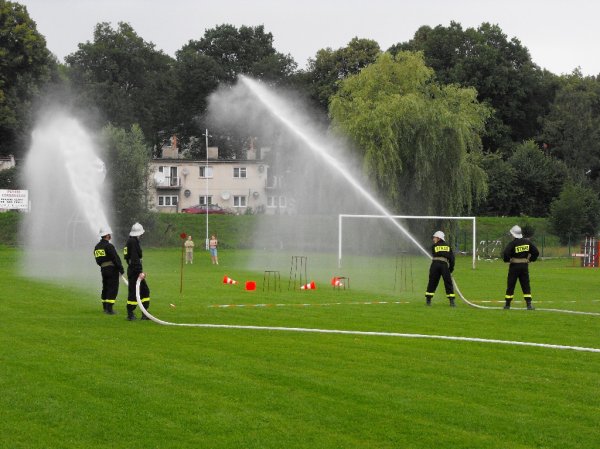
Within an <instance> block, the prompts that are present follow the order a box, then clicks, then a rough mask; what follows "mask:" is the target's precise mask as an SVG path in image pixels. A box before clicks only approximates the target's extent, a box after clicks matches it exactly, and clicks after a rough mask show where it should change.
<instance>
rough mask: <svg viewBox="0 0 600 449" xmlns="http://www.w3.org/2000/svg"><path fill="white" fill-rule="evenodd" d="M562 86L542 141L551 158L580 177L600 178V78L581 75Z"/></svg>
mask: <svg viewBox="0 0 600 449" xmlns="http://www.w3.org/2000/svg"><path fill="white" fill-rule="evenodd" d="M562 81H563V83H562V86H561V88H560V90H559V91H558V92H557V94H556V98H555V99H554V102H553V103H552V107H551V109H550V113H549V114H548V115H547V116H546V117H544V119H543V121H542V124H543V129H542V133H541V135H540V140H542V141H543V142H545V143H546V146H547V149H548V152H549V154H551V155H552V156H554V157H557V158H558V159H560V160H563V161H564V162H565V163H566V164H567V165H568V166H569V167H572V168H573V169H574V170H575V171H576V172H577V173H578V174H579V176H580V177H581V178H580V179H583V178H584V175H585V174H586V173H587V174H588V177H589V178H592V179H597V178H598V177H599V176H600V77H584V76H583V75H582V74H581V73H580V72H579V71H575V72H573V73H572V74H571V75H569V76H566V77H563V79H562Z"/></svg>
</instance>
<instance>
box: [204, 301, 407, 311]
mask: <svg viewBox="0 0 600 449" xmlns="http://www.w3.org/2000/svg"><path fill="white" fill-rule="evenodd" d="M377 304H410V301H364V302H328V303H311V304H294V303H291V304H211V305H209V306H208V307H213V308H219V309H226V308H229V307H309V306H314V307H329V306H357V305H377Z"/></svg>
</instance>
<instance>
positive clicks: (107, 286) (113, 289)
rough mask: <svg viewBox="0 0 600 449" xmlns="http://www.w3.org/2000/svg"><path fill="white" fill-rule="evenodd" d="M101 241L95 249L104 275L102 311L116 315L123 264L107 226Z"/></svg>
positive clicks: (103, 229)
mask: <svg viewBox="0 0 600 449" xmlns="http://www.w3.org/2000/svg"><path fill="white" fill-rule="evenodd" d="M99 234H100V241H99V242H98V244H97V245H96V246H95V247H94V258H95V259H96V263H97V264H98V265H99V266H100V273H101V275H102V293H101V295H100V298H101V300H102V309H103V310H104V313H106V314H107V315H115V313H116V312H115V311H114V310H113V306H114V305H115V301H116V300H117V295H118V294H119V274H123V273H124V272H125V271H124V270H123V264H122V263H121V258H120V257H119V255H118V254H117V251H116V250H115V247H114V246H113V244H112V243H110V240H111V239H112V230H111V229H110V228H109V227H108V226H106V227H103V228H100V232H99Z"/></svg>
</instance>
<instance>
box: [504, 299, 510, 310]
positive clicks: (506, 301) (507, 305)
mask: <svg viewBox="0 0 600 449" xmlns="http://www.w3.org/2000/svg"><path fill="white" fill-rule="evenodd" d="M510 301H511V300H510V299H505V300H504V309H505V310H508V309H510Z"/></svg>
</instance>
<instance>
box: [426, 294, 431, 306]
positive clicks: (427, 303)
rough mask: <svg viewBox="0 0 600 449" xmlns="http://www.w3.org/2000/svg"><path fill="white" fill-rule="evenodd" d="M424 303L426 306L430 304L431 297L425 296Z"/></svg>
mask: <svg viewBox="0 0 600 449" xmlns="http://www.w3.org/2000/svg"><path fill="white" fill-rule="evenodd" d="M425 305H426V306H430V305H431V298H430V297H429V296H428V297H426V298H425Z"/></svg>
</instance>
